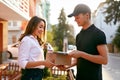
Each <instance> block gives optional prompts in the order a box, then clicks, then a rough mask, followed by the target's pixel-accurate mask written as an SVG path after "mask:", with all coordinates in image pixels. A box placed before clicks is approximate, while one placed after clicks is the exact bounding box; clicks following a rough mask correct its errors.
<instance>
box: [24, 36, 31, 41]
mask: <svg viewBox="0 0 120 80" xmlns="http://www.w3.org/2000/svg"><path fill="white" fill-rule="evenodd" d="M28 40H30V36H25V37H24V38H23V39H22V41H28Z"/></svg>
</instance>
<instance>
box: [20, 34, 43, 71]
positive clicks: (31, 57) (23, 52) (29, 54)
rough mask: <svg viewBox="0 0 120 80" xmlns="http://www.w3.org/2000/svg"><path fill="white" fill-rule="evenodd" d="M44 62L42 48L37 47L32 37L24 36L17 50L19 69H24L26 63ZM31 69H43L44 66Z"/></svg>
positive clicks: (37, 44) (35, 40) (36, 42)
mask: <svg viewBox="0 0 120 80" xmlns="http://www.w3.org/2000/svg"><path fill="white" fill-rule="evenodd" d="M43 60H44V52H43V48H42V47H41V46H40V45H39V43H38V41H37V39H36V38H34V37H33V36H32V35H30V36H25V37H24V38H23V39H22V40H21V42H20V46H19V48H18V64H19V66H20V67H21V68H23V69H25V67H26V64H27V63H28V62H33V61H43ZM33 68H40V69H43V68H44V65H40V66H36V67H33Z"/></svg>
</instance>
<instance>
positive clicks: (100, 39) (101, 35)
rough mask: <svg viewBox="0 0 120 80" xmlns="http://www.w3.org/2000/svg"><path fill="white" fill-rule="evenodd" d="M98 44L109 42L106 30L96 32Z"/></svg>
mask: <svg viewBox="0 0 120 80" xmlns="http://www.w3.org/2000/svg"><path fill="white" fill-rule="evenodd" d="M96 44H97V45H102V44H107V42H106V36H105V33H104V32H102V31H99V32H97V33H96Z"/></svg>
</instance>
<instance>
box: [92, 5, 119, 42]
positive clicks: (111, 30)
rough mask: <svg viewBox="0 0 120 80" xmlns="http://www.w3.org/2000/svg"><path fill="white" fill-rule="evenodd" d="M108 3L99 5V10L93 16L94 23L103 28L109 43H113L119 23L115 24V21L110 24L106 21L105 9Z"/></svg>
mask: <svg viewBox="0 0 120 80" xmlns="http://www.w3.org/2000/svg"><path fill="white" fill-rule="evenodd" d="M106 6H107V5H106V4H104V5H102V6H100V7H98V9H97V11H96V12H95V14H94V15H95V16H94V18H93V23H94V24H95V25H96V26H97V27H98V28H99V29H101V30H102V31H104V33H105V35H106V40H107V43H108V44H109V43H111V42H112V40H113V38H114V36H115V33H116V30H117V29H118V24H116V25H114V24H113V22H111V23H109V24H106V23H105V22H104V20H105V16H106V15H107V14H104V13H103V12H104V10H105V7H106Z"/></svg>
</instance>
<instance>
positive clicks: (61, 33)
mask: <svg viewBox="0 0 120 80" xmlns="http://www.w3.org/2000/svg"><path fill="white" fill-rule="evenodd" d="M58 22H59V23H58V25H56V27H54V28H53V30H52V31H53V34H54V38H53V40H54V42H55V45H56V46H57V47H58V50H59V51H62V50H63V39H64V37H65V36H66V37H68V39H69V37H70V40H71V41H70V43H72V41H75V39H74V35H71V34H70V33H68V32H74V29H73V28H72V27H73V26H70V25H69V24H67V21H66V14H65V12H64V9H63V8H62V10H61V13H60V15H59V17H58ZM72 34H73V33H72ZM73 43H74V42H73Z"/></svg>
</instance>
